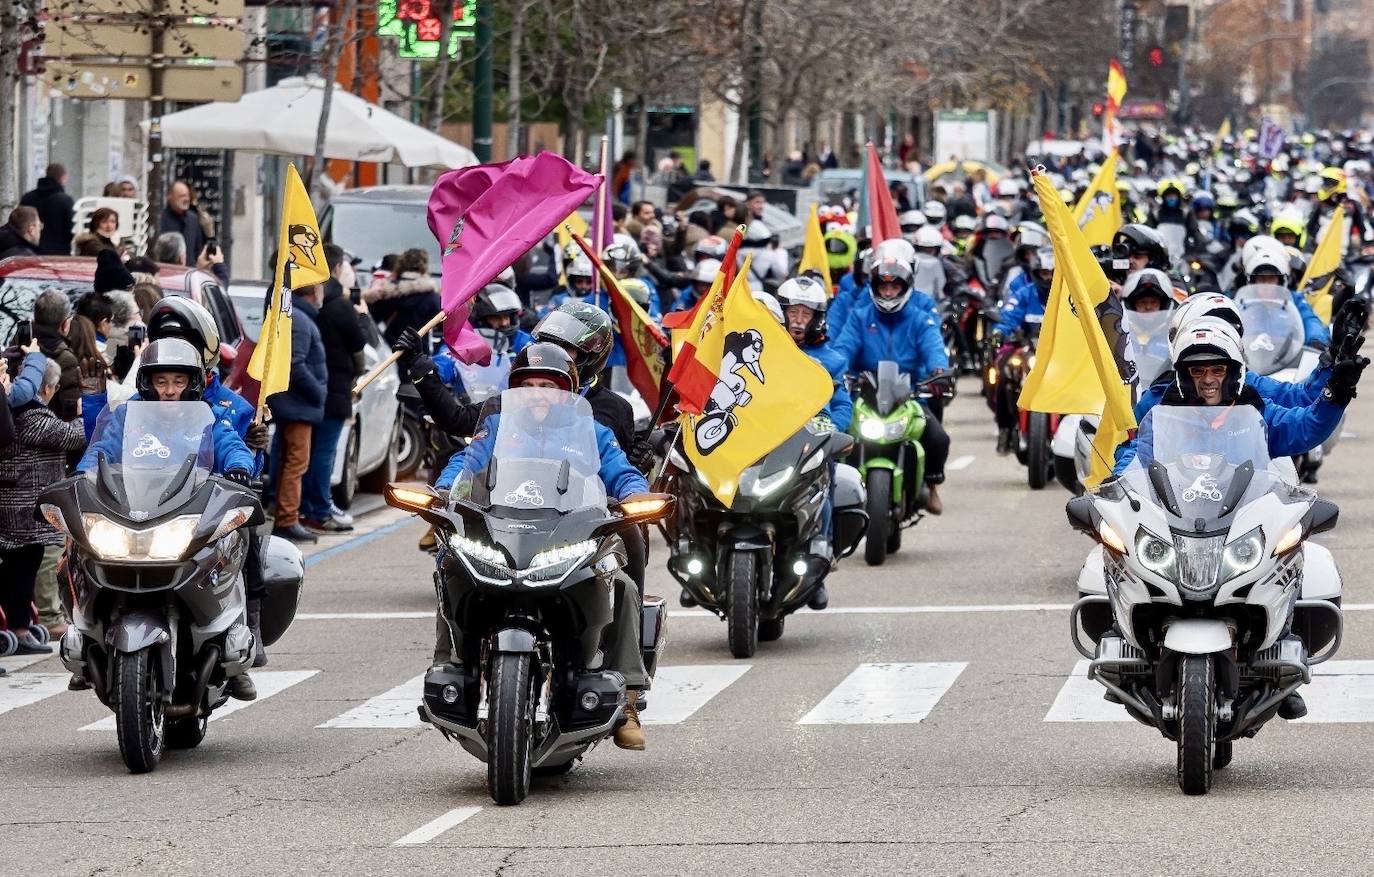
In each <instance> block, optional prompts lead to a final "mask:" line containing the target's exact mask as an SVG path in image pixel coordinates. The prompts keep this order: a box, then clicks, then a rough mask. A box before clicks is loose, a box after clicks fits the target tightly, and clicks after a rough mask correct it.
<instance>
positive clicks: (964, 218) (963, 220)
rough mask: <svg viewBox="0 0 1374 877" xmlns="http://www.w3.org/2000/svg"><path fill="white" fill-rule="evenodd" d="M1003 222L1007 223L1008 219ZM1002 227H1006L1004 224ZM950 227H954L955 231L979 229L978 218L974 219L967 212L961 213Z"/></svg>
mask: <svg viewBox="0 0 1374 877" xmlns="http://www.w3.org/2000/svg"><path fill="white" fill-rule="evenodd" d="M994 215H995V214H994ZM1003 222H1004V223H1005V222H1006V220H1003ZM1002 227H1003V228H1006V226H1005V225H1003V226H1002ZM950 228H952V229H954V230H955V231H977V230H978V220H976V219H974V218H973V217H972V216H969V215H968V214H966V213H961V214H959V215H958V216H956V217H954V222H952V223H951V224H950Z"/></svg>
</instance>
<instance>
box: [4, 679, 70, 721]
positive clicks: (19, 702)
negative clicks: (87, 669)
mask: <svg viewBox="0 0 1374 877" xmlns="http://www.w3.org/2000/svg"><path fill="white" fill-rule="evenodd" d="M70 678H71V677H70V676H69V675H68V674H66V673H15V674H13V675H11V676H3V677H0V715H3V714H4V713H7V712H9V711H10V710H12V709H17V708H19V707H21V706H28V705H29V704H31V703H38V702H39V701H40V700H47V699H48V698H50V697H52V696H53V695H54V694H60V693H62V692H64V691H66V690H67V680H68V679H70Z"/></svg>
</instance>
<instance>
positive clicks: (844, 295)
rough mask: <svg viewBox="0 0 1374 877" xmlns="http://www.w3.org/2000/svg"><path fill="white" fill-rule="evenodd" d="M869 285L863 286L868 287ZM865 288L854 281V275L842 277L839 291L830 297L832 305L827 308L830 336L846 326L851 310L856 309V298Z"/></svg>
mask: <svg viewBox="0 0 1374 877" xmlns="http://www.w3.org/2000/svg"><path fill="white" fill-rule="evenodd" d="M867 288H868V287H866V286H865V287H863V289H867ZM863 289H860V288H858V287H857V285H856V284H855V283H854V275H853V274H846V275H845V276H843V277H841V278H840V288H839V291H838V292H836V293H835V295H834V297H833V298H831V299H830V307H828V308H826V311H825V321H826V322H827V323H829V324H830V337H832V338H834V337H835V336H836V335H838V334H839V331H840V330H841V329H843V328H844V324H845V323H847V322H849V312H850V311H852V310H854V298H855V296H857V295H859V294H860V293H861V292H862V291H863Z"/></svg>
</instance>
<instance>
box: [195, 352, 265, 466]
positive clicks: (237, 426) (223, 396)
mask: <svg viewBox="0 0 1374 877" xmlns="http://www.w3.org/2000/svg"><path fill="white" fill-rule="evenodd" d="M203 398H204V399H205V404H207V405H209V406H210V410H211V411H214V412H215V419H217V420H218V421H219V422H220V423H222V424H224V425H225V426H227V427H229V428H230V429H232V430H233V431H234V434H235V435H237V436H238V437H239V438H241V439H246V438H248V427H250V426H252V425H253V418H254V417H255V416H256V415H257V410H256V409H255V408H254V407H253V406H252V405H250V404H249V403H248V400H247V399H245V398H243V397H242V396H240V395H239V394H238V393H235V392H234V391H233V390H231V389H229V388H228V387H226V386H224V384H221V383H220V381H219V375H217V374H215V373H214V372H211V373H210V382H209V384H207V385H206V387H205V395H204V397H203ZM265 457H266V452H264V451H256V452H254V454H253V468H252V469H250V470H249V471H250V472H252V474H253V475H257V474H258V473H260V472H261V471H262V465H263V462H264V458H265Z"/></svg>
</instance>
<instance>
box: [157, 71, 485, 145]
mask: <svg viewBox="0 0 1374 877" xmlns="http://www.w3.org/2000/svg"><path fill="white" fill-rule="evenodd" d="M323 95H324V88H323V81H322V80H321V79H319V78H318V77H310V78H309V79H308V80H307V79H305V78H302V77H299V76H296V77H291V78H289V79H283V80H282V81H281V82H279V83H277V84H276V85H274V86H272V87H271V88H265V89H263V90H261V91H251V92H248V93H247V94H245V95H244V96H243V97H241V98H239V99H238V100H237V101H235V102H233V103H223V102H218V101H217V102H215V103H208V104H203V105H201V106H198V107H192V108H191V109H189V110H182V111H181V112H178V113H170V114H168V115H166V116H163V117H162V145H163V146H166V147H168V148H171V149H241V150H245V151H248V152H270V153H277V154H282V155H313V154H314V153H315V129H316V126H317V124H318V122H319V118H320V99H321V97H322V96H323ZM143 126H144V128H145V129H146V128H147V127H148V123H147V122H144V123H143ZM324 156H325V158H338V159H344V160H348V161H376V162H382V163H386V164H389V163H393V162H394V163H399V164H403V165H405V166H406V167H425V168H458V167H467V166H468V165H474V164H477V156H476V155H474V154H473V152H472V150H470V149H468V148H467V147H465V146H460V145H458V144H457V143H454V142H453V141H451V140H446V139H444V138H443V137H440V136H439V135H437V134H435V133H433V132H431V131H428V130H426V129H424V128H421V127H420V126H419V125H415V124H413V123H411V122H407V121H406V120H405V119H402V118H401V117H400V116H398V115H396V114H395V113H392V112H388V111H387V110H384V109H382V108H381V107H379V106H377V105H376V104H373V103H369V102H367V101H365V100H363V99H362V98H360V97H358V96H357V95H354V94H350V93H349V92H347V91H345V90H344V89H342V88H340V87H339V86H338V85H337V84H336V85H335V86H334V96H333V100H332V102H331V104H330V108H329V127H328V129H327V130H326V131H325V141H324Z"/></svg>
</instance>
